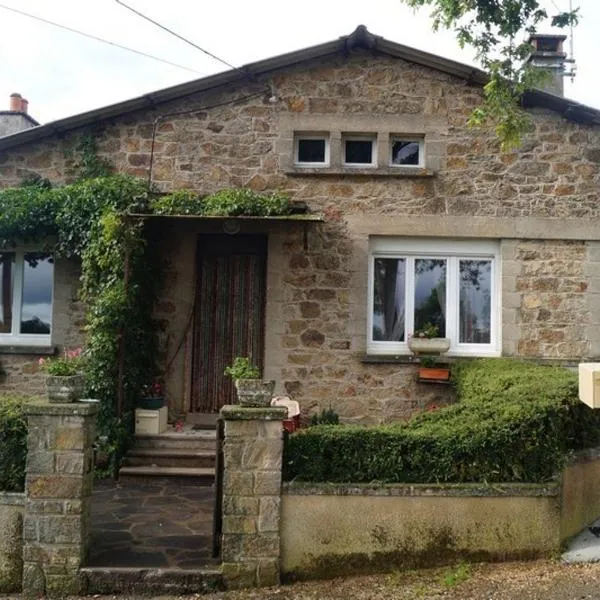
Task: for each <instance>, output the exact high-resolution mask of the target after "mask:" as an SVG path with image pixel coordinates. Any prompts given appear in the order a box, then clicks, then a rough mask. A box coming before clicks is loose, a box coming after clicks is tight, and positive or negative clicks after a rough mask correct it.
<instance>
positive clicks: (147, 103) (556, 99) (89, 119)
mask: <svg viewBox="0 0 600 600" xmlns="http://www.w3.org/2000/svg"><path fill="white" fill-rule="evenodd" d="M357 48H362V49H366V50H371V51H375V52H379V53H382V54H387V55H389V56H393V57H395V58H401V59H403V60H406V61H409V62H412V63H415V64H418V65H422V66H425V67H430V68H432V69H436V70H438V71H441V72H443V73H447V74H449V75H454V76H455V77H459V78H461V79H464V80H465V81H467V82H469V83H473V84H477V85H484V84H485V83H486V82H487V80H488V77H487V74H486V73H485V72H484V71H482V70H480V69H477V68H475V67H472V66H469V65H465V64H463V63H459V62H456V61H454V60H449V59H447V58H443V57H441V56H437V55H435V54H430V53H429V52H423V51H422V50H416V49H415V48H410V47H409V46H404V45H402V44H398V43H396V42H391V41H389V40H386V39H384V38H383V37H380V36H378V35H374V34H372V33H370V32H369V31H367V28H366V27H365V26H364V25H359V26H358V27H357V28H356V30H355V31H353V32H352V33H351V34H350V35H345V36H342V37H340V38H339V39H337V40H334V41H331V42H326V43H325V44H319V45H317V46H311V47H309V48H304V49H303V50H297V51H295V52H288V53H287V54H280V55H279V56H274V57H273V58H268V59H266V60H261V61H258V62H254V63H250V64H248V65H245V66H243V67H240V68H239V69H232V70H230V71H225V72H222V73H217V74H216V75H210V76H208V77H203V78H201V79H195V80H194V81H190V82H188V83H182V84H179V85H175V86H171V87H168V88H164V89H162V90H158V91H156V92H151V93H149V94H144V95H143V96H138V97H137V98H132V99H131V100H125V101H124V102H118V103H117V104H111V105H109V106H105V107H103V108H99V109H96V110H91V111H88V112H85V113H81V114H78V115H74V116H72V117H67V118H65V119H59V120H58V121H53V122H51V123H47V124H46V125H40V126H38V127H32V128H31V129H26V130H24V131H21V132H19V133H15V134H13V135H8V136H5V137H2V138H0V150H5V149H7V148H12V147H15V146H20V145H21V144H26V143H28V142H33V141H37V140H41V139H43V138H45V137H49V136H51V135H54V134H60V133H64V132H67V131H69V130H71V129H75V128H78V127H83V126H86V125H91V124H93V123H96V122H98V121H101V120H104V119H109V118H111V117H116V116H120V115H124V114H127V113H130V112H133V111H137V110H143V109H150V108H154V107H155V106H157V105H160V104H163V103H165V102H170V101H172V100H176V99H178V98H182V97H185V96H189V95H191V94H196V93H198V92H204V91H207V90H211V89H214V88H218V87H221V86H225V85H231V84H233V83H240V82H245V81H247V79H248V78H258V77H259V76H261V75H265V74H268V73H270V72H272V71H277V70H280V69H283V68H287V67H291V66H293V65H296V64H299V63H303V62H306V61H309V60H314V59H319V58H325V57H327V56H333V55H335V54H339V53H347V52H349V51H351V50H354V49H357ZM244 74H245V75H244ZM525 104H526V105H527V106H540V107H544V108H549V109H550V110H553V111H556V112H558V113H560V114H561V115H563V116H564V117H565V118H567V119H569V120H572V121H576V122H580V123H597V124H600V110H597V109H594V108H591V107H588V106H585V105H583V104H579V103H578V102H574V101H572V100H568V99H566V98H562V97H560V96H555V95H553V94H549V93H547V92H542V91H537V90H534V91H532V92H528V93H527V95H526V97H525Z"/></svg>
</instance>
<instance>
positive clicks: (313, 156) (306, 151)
mask: <svg viewBox="0 0 600 600" xmlns="http://www.w3.org/2000/svg"><path fill="white" fill-rule="evenodd" d="M298 162H308V163H324V162H325V140H298Z"/></svg>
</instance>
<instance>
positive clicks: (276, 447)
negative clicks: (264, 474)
mask: <svg viewBox="0 0 600 600" xmlns="http://www.w3.org/2000/svg"><path fill="white" fill-rule="evenodd" d="M282 452H283V441H282V440H281V439H257V440H255V441H249V442H248V443H247V444H246V447H245V448H244V452H243V455H242V464H241V466H242V468H243V469H248V470H257V471H270V470H276V469H281V461H282Z"/></svg>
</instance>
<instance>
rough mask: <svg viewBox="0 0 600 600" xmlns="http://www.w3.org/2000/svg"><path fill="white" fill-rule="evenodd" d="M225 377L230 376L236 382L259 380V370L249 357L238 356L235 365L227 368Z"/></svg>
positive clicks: (234, 361)
mask: <svg viewBox="0 0 600 600" xmlns="http://www.w3.org/2000/svg"><path fill="white" fill-rule="evenodd" d="M224 375H228V376H229V377H231V379H233V380H234V381H238V380H239V379H258V378H259V377H260V370H259V368H258V367H257V366H256V365H255V364H254V363H253V362H252V361H251V360H250V357H249V356H236V357H235V358H234V359H233V363H232V364H231V365H230V366H228V367H225V371H224Z"/></svg>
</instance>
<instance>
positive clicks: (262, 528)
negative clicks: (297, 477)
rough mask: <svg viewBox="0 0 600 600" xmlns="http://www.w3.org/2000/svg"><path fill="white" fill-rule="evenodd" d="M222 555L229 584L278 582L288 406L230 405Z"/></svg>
mask: <svg viewBox="0 0 600 600" xmlns="http://www.w3.org/2000/svg"><path fill="white" fill-rule="evenodd" d="M221 416H222V417H223V419H224V420H225V436H224V442H223V468H224V475H223V535H222V549H221V559H222V561H223V566H222V569H223V577H224V579H225V581H226V584H227V587H228V588H236V587H248V586H258V587H265V586H270V585H277V584H279V558H280V539H279V538H280V533H279V531H280V518H281V517H280V512H281V465H282V455H283V427H282V421H283V419H284V418H285V416H286V410H285V409H284V408H241V407H239V406H225V407H223V409H222V411H221Z"/></svg>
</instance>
